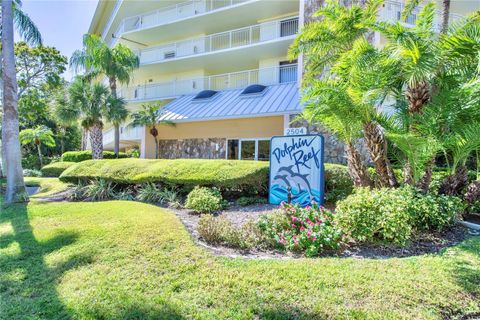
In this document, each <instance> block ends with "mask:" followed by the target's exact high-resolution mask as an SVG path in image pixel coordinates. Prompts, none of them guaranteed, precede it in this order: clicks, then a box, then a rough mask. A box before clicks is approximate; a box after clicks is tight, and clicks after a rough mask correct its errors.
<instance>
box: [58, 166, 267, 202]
mask: <svg viewBox="0 0 480 320" xmlns="http://www.w3.org/2000/svg"><path fill="white" fill-rule="evenodd" d="M268 170H269V167H268V162H260V161H239V160H201V159H177V160H150V159H134V158H130V159H116V160H89V161H83V162H81V163H79V164H78V165H76V166H74V167H71V168H69V169H67V170H65V172H64V173H63V174H62V175H61V176H60V180H62V181H64V182H67V181H68V182H73V183H77V182H79V181H89V180H93V179H104V180H107V181H112V182H115V183H117V184H121V185H136V184H142V183H147V182H154V183H162V184H166V185H171V186H175V187H179V188H181V189H182V190H183V191H185V192H188V191H190V190H192V189H193V188H194V187H195V186H197V185H198V186H206V187H217V188H219V189H221V190H222V191H233V192H242V193H246V194H265V193H266V192H267V190H268V187H267V186H268Z"/></svg>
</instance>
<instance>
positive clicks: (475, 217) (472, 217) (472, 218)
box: [463, 214, 480, 225]
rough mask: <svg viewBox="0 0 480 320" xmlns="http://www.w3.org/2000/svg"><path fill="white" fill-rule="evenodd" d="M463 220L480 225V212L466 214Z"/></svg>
mask: <svg viewBox="0 0 480 320" xmlns="http://www.w3.org/2000/svg"><path fill="white" fill-rule="evenodd" d="M463 220H465V221H467V222H471V223H476V224H479V225H480V214H464V215H463Z"/></svg>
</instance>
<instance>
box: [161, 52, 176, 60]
mask: <svg viewBox="0 0 480 320" xmlns="http://www.w3.org/2000/svg"><path fill="white" fill-rule="evenodd" d="M163 58H164V59H172V58H175V51H167V52H165V53H164V54H163Z"/></svg>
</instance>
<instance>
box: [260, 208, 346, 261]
mask: <svg viewBox="0 0 480 320" xmlns="http://www.w3.org/2000/svg"><path fill="white" fill-rule="evenodd" d="M258 225H259V227H260V229H261V230H262V231H263V232H264V233H265V234H266V235H267V236H268V237H269V238H270V239H272V240H274V241H275V243H276V244H277V245H278V246H279V247H281V248H284V249H286V250H289V251H302V252H305V255H306V256H309V257H311V256H316V255H318V254H319V253H321V252H323V251H325V250H336V249H338V248H339V246H340V241H341V239H342V234H341V232H340V229H339V228H338V227H337V226H336V225H335V223H334V219H333V214H332V212H331V211H330V210H327V209H325V208H323V207H318V206H316V205H314V206H312V207H305V208H301V207H300V206H298V205H292V204H286V203H284V204H282V205H281V206H280V209H279V212H277V213H275V214H272V215H264V216H262V217H261V218H260V220H259V222H258Z"/></svg>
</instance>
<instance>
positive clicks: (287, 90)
mask: <svg viewBox="0 0 480 320" xmlns="http://www.w3.org/2000/svg"><path fill="white" fill-rule="evenodd" d="M242 91H243V89H238V90H227V91H219V92H218V93H217V94H215V95H213V96H212V97H211V98H207V99H193V98H194V97H195V94H192V95H185V96H181V97H179V98H177V99H175V100H173V101H171V102H170V103H168V104H167V105H166V106H165V107H164V109H163V110H164V111H165V113H164V114H163V115H162V117H161V118H160V120H168V121H173V122H189V121H205V120H221V119H234V118H248V117H257V116H270V115H283V114H289V113H298V112H301V111H302V107H301V105H300V102H299V92H298V87H297V83H296V82H289V83H281V84H277V85H272V86H268V87H267V88H266V89H265V90H264V91H263V92H261V93H259V94H250V95H245V94H243V95H242V94H241V93H242Z"/></svg>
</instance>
